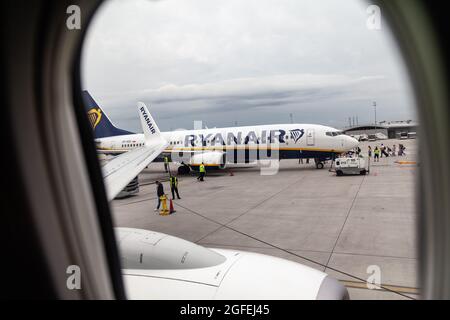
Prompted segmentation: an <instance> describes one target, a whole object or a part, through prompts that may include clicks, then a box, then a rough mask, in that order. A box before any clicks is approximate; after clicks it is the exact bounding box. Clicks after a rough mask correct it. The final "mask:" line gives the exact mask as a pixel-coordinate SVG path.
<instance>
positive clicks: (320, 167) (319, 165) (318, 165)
mask: <svg viewBox="0 0 450 320" xmlns="http://www.w3.org/2000/svg"><path fill="white" fill-rule="evenodd" d="M323 167H324V164H323V162H317V163H316V168H317V169H323Z"/></svg>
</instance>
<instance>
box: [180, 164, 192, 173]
mask: <svg viewBox="0 0 450 320" xmlns="http://www.w3.org/2000/svg"><path fill="white" fill-rule="evenodd" d="M190 171H191V168H189V166H186V165H184V166H180V167H178V174H179V175H186V174H189V172H190Z"/></svg>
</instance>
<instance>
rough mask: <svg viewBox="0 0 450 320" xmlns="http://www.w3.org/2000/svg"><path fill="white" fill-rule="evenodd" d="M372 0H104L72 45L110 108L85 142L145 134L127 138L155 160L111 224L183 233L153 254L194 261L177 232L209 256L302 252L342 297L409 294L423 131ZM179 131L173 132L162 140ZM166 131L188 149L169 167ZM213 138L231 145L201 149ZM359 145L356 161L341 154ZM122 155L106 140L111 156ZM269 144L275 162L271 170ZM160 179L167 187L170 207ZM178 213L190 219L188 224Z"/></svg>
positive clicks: (414, 292) (87, 81)
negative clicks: (78, 44)
mask: <svg viewBox="0 0 450 320" xmlns="http://www.w3.org/2000/svg"><path fill="white" fill-rule="evenodd" d="M377 8H379V7H377V6H376V5H372V4H368V3H367V2H365V1H359V0H347V1H340V2H337V1H332V0H320V1H306V0H305V1H300V0H299V1H290V0H279V1H274V0H259V1H240V0H229V1H219V0H184V1H170V0H167V1H147V0H129V1H120V0H109V1H106V2H105V3H104V4H103V5H102V6H101V7H100V8H99V10H98V12H97V13H96V15H95V17H94V19H93V21H92V23H91V25H90V27H89V29H88V30H87V33H86V38H85V42H84V45H83V53H82V85H83V88H84V90H85V91H84V95H85V96H88V97H90V98H89V101H96V104H98V107H99V108H100V109H101V110H102V111H103V112H102V114H103V115H105V116H103V117H101V118H100V120H99V122H98V123H97V124H96V125H95V128H94V136H95V139H96V140H97V141H103V140H104V139H109V140H113V141H114V140H115V139H117V140H118V141H120V139H130V140H129V141H148V140H142V138H143V137H145V139H152V141H153V142H154V143H152V144H146V143H139V144H122V147H123V146H126V147H131V146H133V147H134V146H145V148H154V149H153V150H154V152H153V153H151V154H152V155H153V154H154V157H153V158H151V160H149V163H148V164H147V165H146V166H143V167H142V168H140V171H139V172H137V173H136V174H135V175H134V176H133V177H132V178H133V179H134V177H136V176H138V178H139V179H137V180H138V181H137V182H136V180H133V181H131V180H130V182H129V183H128V185H126V186H125V187H123V188H121V190H120V191H118V194H114V195H113V197H112V199H111V201H110V207H111V208H112V209H113V210H112V211H113V215H114V221H115V223H116V227H117V228H135V229H142V230H147V231H149V232H150V234H149V236H148V238H146V239H145V241H147V243H149V244H151V243H156V242H157V241H159V240H155V239H162V238H163V236H161V234H168V235H170V236H176V237H178V238H180V242H178V240H174V243H175V245H171V244H170V243H168V242H170V241H171V240H170V239H171V238H168V240H167V241H168V242H167V243H161V245H162V247H164V248H165V251H164V252H163V251H161V252H160V253H156V254H161V257H162V258H161V259H162V260H161V261H169V260H170V258H173V257H175V258H173V261H182V260H183V259H185V260H183V261H186V263H188V260H189V257H191V256H193V255H194V254H195V253H192V255H191V253H189V254H188V255H187V256H183V254H184V253H185V251H183V252H181V251H182V250H181V249H179V248H183V246H184V245H186V243H185V242H183V241H187V242H195V243H196V244H198V245H200V246H202V247H206V248H208V250H211V251H208V254H206V255H207V256H210V255H211V256H212V257H213V258H214V259H213V260H214V261H222V259H221V258H220V257H218V256H217V255H220V256H227V252H226V251H224V249H225V248H226V249H227V250H234V251H235V252H240V253H242V252H248V251H255V252H256V251H258V252H260V251H264V253H267V254H268V255H272V256H276V257H279V258H282V259H287V260H291V261H294V262H298V261H312V263H309V264H308V265H310V266H311V267H312V268H315V269H317V270H319V271H320V272H325V273H326V274H329V275H330V276H331V277H333V278H336V279H337V280H339V281H340V283H341V284H342V285H343V286H345V287H346V289H347V290H348V292H349V294H350V298H355V299H361V298H367V299H397V298H398V299H404V298H406V299H417V298H419V297H420V288H419V286H418V281H417V274H418V271H417V270H418V263H419V261H418V258H417V252H416V249H417V248H416V246H415V243H416V239H417V234H416V228H415V227H416V223H417V216H416V202H415V190H416V189H417V188H416V187H417V182H416V180H415V179H416V177H417V170H418V169H417V168H418V153H419V150H418V143H417V140H416V139H414V138H413V137H415V135H408V132H420V131H419V130H417V129H419V125H420V123H419V120H418V119H417V116H416V112H415V108H416V101H415V98H414V95H413V90H412V89H411V88H412V85H411V81H410V79H409V76H408V73H407V70H406V68H405V65H404V61H403V60H402V58H401V55H400V54H399V49H398V47H397V45H396V43H395V41H394V38H393V37H392V34H391V30H390V29H389V25H388V23H387V22H386V21H385V17H384V16H383V10H382V8H381V10H378V9H377ZM139 101H142V102H143V103H144V105H145V108H147V110H146V112H148V113H149V114H151V115H152V117H151V118H145V119H144V116H143V115H142V113H141V112H139V110H140V109H139V110H138V107H137V103H138V102H139ZM140 106H141V107H142V105H141V104H140ZM106 115H107V116H106ZM141 117H142V119H144V121H141ZM148 119H153V121H150V120H148ZM90 120H91V121H94V122H93V123H95V120H96V118H95V117H94V116H91V117H90ZM142 123H144V124H145V123H147V124H149V126H148V127H145V126H144V127H143V126H142V125H141V124H142ZM205 123H208V126H209V127H210V129H207V128H206V126H205ZM149 128H150V129H149ZM175 128H177V129H176V130H175ZM178 128H179V129H178ZM323 132H325V136H324V135H323ZM173 134H177V135H179V138H180V140H171V141H169V137H172V138H173ZM216 135H218V136H216ZM256 135H258V141H262V142H264V143H265V142H269V143H272V142H273V141H275V142H277V141H282V140H283V138H284V139H285V141H286V142H287V143H288V142H289V147H285V146H278V147H277V146H273V147H272V146H270V147H266V146H265V145H264V146H263V147H260V146H259V145H260V144H259V143H258V146H255V145H254V144H255V142H254V137H256ZM350 135H352V136H354V138H352V137H350ZM124 136H128V137H124ZM327 137H339V138H336V139H329V138H327ZM166 139H167V140H166ZM289 139H291V140H292V141H289ZM117 140H115V141H117ZM167 141H169V142H168V144H169V145H170V146H175V145H183V143H186V145H188V146H195V147H196V148H193V149H195V150H192V151H190V152H183V157H181V156H179V153H180V152H171V153H170V161H169V164H167V163H166V162H165V161H164V158H165V156H167V151H169V152H170V150H172V151H173V150H174V149H177V150H180V149H182V148H170V149H169V150H166V151H165V152H163V150H164V147H165V146H167ZM213 141H214V142H215V145H216V146H218V145H220V144H224V145H225V146H226V147H228V146H233V147H232V148H227V149H231V151H234V153H233V152H222V150H217V149H219V148H205V147H207V146H211V144H212V142H213ZM249 144H251V145H252V147H251V148H248V145H249ZM115 145H119V144H118V143H117V142H116V144H115ZM198 147H200V148H198ZM145 148H143V149H145ZM358 148H360V150H361V153H360V155H361V158H359V157H356V158H353V160H352V161H346V159H347V158H349V157H350V156H351V155H352V154H354V153H355V150H358ZM212 149H214V150H212ZM220 149H222V148H220ZM223 149H225V148H223ZM254 149H257V151H258V152H254V153H253V152H249V150H252V151H253V150H254ZM375 150H376V151H375ZM122 151H124V150H122ZM136 151H138V150H135V151H132V153H131V154H133V153H134V152H136ZM227 151H228V150H227ZM358 152H359V151H358ZM149 154H150V153H149ZM123 155H124V154H123V153H122V154H121V151H120V150H112V152H111V155H109V157H110V158H108V159H114V157H120V156H123ZM128 155H130V153H129V154H128ZM252 157H253V158H252ZM263 157H267V158H268V159H269V161H271V163H272V164H276V165H274V167H273V168H272V167H271V168H269V169H270V170H272V171H270V170H269V169H268V168H267V166H266V167H265V166H264V164H263V161H262V160H263V159H262V158H263ZM125 158H126V157H125ZM202 162H203V163H204V165H205V167H206V169H205V170H206V174H205V176H204V177H203V176H202V175H201V174H200V172H199V171H200V164H201V163H202ZM107 164H108V161H105V162H103V163H102V165H104V166H105V165H107ZM235 168H236V169H235ZM171 176H176V177H177V178H178V179H179V187H178V192H175V190H173V191H172V190H171V186H170V184H169V182H168V180H169V178H170V177H171ZM233 176H234V177H233ZM344 176H345V177H344ZM197 178H198V179H197ZM111 180H113V179H111ZM202 180H203V181H202ZM156 181H161V182H162V185H163V187H164V193H166V194H170V196H169V199H168V200H167V202H166V203H165V205H164V204H160V203H159V201H158V199H160V194H159V195H158V194H157V188H156V186H155V182H156ZM172 189H173V188H172ZM107 190H113V189H111V188H107ZM172 192H173V193H172ZM178 193H179V195H178ZM150 195H151V196H150ZM211 196H213V197H214V200H215V201H213V204H211V202H210V199H211ZM180 198H181V199H182V200H181V199H180ZM179 199H180V201H179ZM150 207H152V209H154V210H155V214H154V215H149V214H148V211H149V208H150ZM163 208H166V209H167V208H168V209H167V210H165V209H163ZM171 208H172V209H174V210H175V211H176V213H177V214H174V215H170V213H171V212H170V209H171ZM274 208H276V212H277V214H276V223H274V221H275V220H274ZM187 216H193V217H194V216H195V219H190V221H189V224H186V223H185V220H184V219H185V217H187ZM180 225H182V226H183V227H180ZM215 227H218V228H217V230H215V229H214V228H215ZM214 230H215V231H214ZM136 232H138V231H136ZM172 240H173V239H172ZM161 241H163V240H161ZM122 245H123V243H122V242H121V246H122ZM166 245H167V246H166ZM186 246H187V247H189V248H195V246H192V247H191V246H190V245H186ZM122 248H123V246H122ZM211 248H212V249H211ZM260 248H264V249H265V250H260ZM128 249H130V248H128ZM166 249H167V250H166ZM266 249H267V250H266ZM192 250H194V249H192ZM200 251H202V250H200ZM200 251H199V252H200ZM172 254H173V257H172V256H171V255H172ZM199 254H201V252H200V253H199ZM216 254H217V255H216ZM124 255H125V253H124ZM179 255H181V256H179ZM144 256H145V255H144ZM153 257H155V256H153ZM156 258H157V257H156ZM196 258H198V257H197V256H196ZM143 259H144V258H143ZM165 259H167V260H165ZM198 259H199V260H198V261H200V260H201V257H200V258H198ZM194 260H195V259H194ZM170 261H172V260H170ZM196 261H197V260H196ZM152 263H155V264H158V263H159V260H158V259H155V260H154V261H152ZM200 264H201V263H200ZM149 265H150V263H149ZM151 265H153V264H151ZM158 267H161V268H162V269H164V267H165V266H164V265H162V266H160V265H158ZM166 267H167V268H166V269H167V270H169V269H170V268H172V267H173V266H172V264H171V263H169V264H168V265H166ZM169 267H170V268H169ZM178 267H179V268H182V266H181V265H179V266H178ZM259 267H260V266H259ZM170 270H172V269H170ZM368 270H372V271H371V272H374V273H376V274H378V273H379V274H381V276H380V277H379V278H377V279H381V280H379V281H380V283H379V284H378V289H380V290H370V289H368V288H367V287H366V286H365V281H366V280H367V278H368V276H367V273H368ZM149 272H151V271H149ZM167 272H171V271H167ZM282 273H283V272H282V271H280V274H282ZM180 274H181V273H178V274H177V275H174V276H179V275H180ZM193 274H194V273H193ZM249 276H251V275H249ZM180 277H181V276H180ZM293 278H295V277H293ZM197 280H198V279H197ZM149 281H150V280H149ZM161 281H162V280H161ZM155 292H156V291H155ZM177 292H180V291H177V290H175V291H174V293H173V297H176V298H179V296H176V294H177ZM152 297H153V296H152ZM171 297H172V296H171ZM270 297H271V298H276V297H275V296H270ZM295 297H297V296H295ZM181 298H184V299H186V298H189V296H182V297H181ZM248 298H251V297H248Z"/></svg>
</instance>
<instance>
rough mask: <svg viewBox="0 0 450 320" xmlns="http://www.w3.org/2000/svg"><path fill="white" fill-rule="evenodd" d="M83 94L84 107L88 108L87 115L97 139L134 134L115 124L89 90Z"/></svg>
mask: <svg viewBox="0 0 450 320" xmlns="http://www.w3.org/2000/svg"><path fill="white" fill-rule="evenodd" d="M82 96H83V102H84V107H85V108H86V112H87V116H88V119H89V122H90V123H91V126H92V130H94V137H95V138H96V139H97V138H105V137H113V136H122V135H127V134H133V132H130V131H126V130H122V129H119V128H117V127H116V126H114V125H113V124H112V122H111V120H109V118H108V116H107V115H106V113H105V112H104V111H103V110H102V109H101V108H100V106H99V105H98V104H97V102H95V100H94V98H92V96H91V95H90V94H89V92H88V91H87V90H85V91H83V92H82Z"/></svg>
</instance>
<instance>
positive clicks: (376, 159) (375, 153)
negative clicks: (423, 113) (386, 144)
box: [373, 147, 381, 162]
mask: <svg viewBox="0 0 450 320" xmlns="http://www.w3.org/2000/svg"><path fill="white" fill-rule="evenodd" d="M380 153H381V151H380V149H378V147H375V150H373V157H374V162H380Z"/></svg>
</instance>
